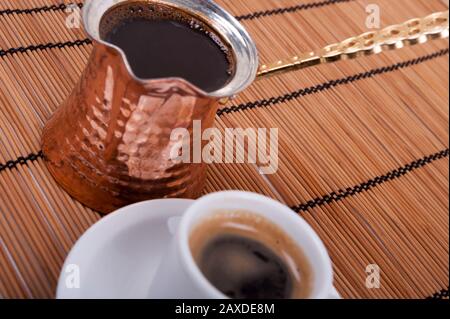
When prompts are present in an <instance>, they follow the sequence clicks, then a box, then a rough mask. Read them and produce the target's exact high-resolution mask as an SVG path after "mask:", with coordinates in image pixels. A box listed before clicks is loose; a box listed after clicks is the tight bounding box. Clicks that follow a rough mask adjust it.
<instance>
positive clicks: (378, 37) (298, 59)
mask: <svg viewBox="0 0 450 319" xmlns="http://www.w3.org/2000/svg"><path fill="white" fill-rule="evenodd" d="M448 36H449V26H448V10H447V11H443V12H437V13H433V14H431V15H429V16H426V17H424V18H416V19H411V20H408V21H406V22H404V23H402V24H397V25H392V26H389V27H387V28H384V29H383V30H380V31H373V32H366V33H363V34H361V35H359V36H356V37H352V38H349V39H346V40H344V41H342V42H339V43H335V44H331V45H328V46H326V47H324V48H323V49H321V50H319V51H317V52H309V53H303V54H301V55H298V56H294V57H291V58H289V59H286V60H280V61H277V62H274V63H271V64H267V65H262V66H261V67H260V69H259V71H258V75H257V78H258V79H260V78H265V77H270V76H272V75H276V74H281V73H286V72H289V71H293V70H298V69H303V68H306V67H309V66H313V65H317V64H323V63H330V62H335V61H339V60H346V59H355V58H357V57H359V56H365V55H371V54H378V53H380V52H382V51H384V50H394V49H400V48H403V47H404V46H410V45H415V44H419V43H424V42H427V41H428V40H431V39H442V38H447V37H448Z"/></svg>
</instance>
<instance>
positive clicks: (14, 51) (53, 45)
mask: <svg viewBox="0 0 450 319" xmlns="http://www.w3.org/2000/svg"><path fill="white" fill-rule="evenodd" d="M91 43H92V41H91V40H89V39H84V40H75V41H67V42H56V43H47V44H37V45H30V46H27V47H18V48H10V49H7V50H0V57H4V56H7V55H14V54H17V53H25V52H31V51H42V50H46V49H54V48H58V49H62V48H70V47H75V46H81V45H84V44H91Z"/></svg>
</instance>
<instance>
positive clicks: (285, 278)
mask: <svg viewBox="0 0 450 319" xmlns="http://www.w3.org/2000/svg"><path fill="white" fill-rule="evenodd" d="M189 246H190V249H191V253H192V256H193V258H194V260H195V262H196V263H197V266H198V267H199V269H200V270H201V272H202V273H203V275H204V276H205V277H206V278H207V279H208V280H209V281H210V283H211V284H212V285H213V286H215V287H216V288H217V289H218V290H220V291H221V292H222V293H223V294H225V295H227V296H228V297H230V298H233V299H296V298H308V297H309V296H310V294H311V291H312V284H313V271H312V268H311V265H310V264H309V262H308V260H307V259H306V257H305V255H304V254H303V252H302V250H301V249H300V248H299V247H298V245H297V244H296V243H295V242H294V241H293V239H292V238H290V236H289V235H288V234H286V233H285V232H284V231H283V230H281V229H280V228H279V227H278V226H277V225H275V224H274V223H272V222H271V221H269V220H267V219H265V218H263V217H261V216H259V215H256V214H254V213H251V212H241V211H239V212H218V213H217V214H215V215H212V216H210V217H207V218H205V219H204V220H203V221H201V222H200V223H199V224H198V225H196V226H195V227H194V229H193V230H192V231H191V236H190V239H189Z"/></svg>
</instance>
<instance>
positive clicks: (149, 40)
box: [100, 2, 233, 92]
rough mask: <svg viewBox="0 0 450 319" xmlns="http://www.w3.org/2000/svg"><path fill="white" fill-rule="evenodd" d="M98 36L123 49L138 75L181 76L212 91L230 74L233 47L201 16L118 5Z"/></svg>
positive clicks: (108, 14) (149, 6) (142, 4)
mask: <svg viewBox="0 0 450 319" xmlns="http://www.w3.org/2000/svg"><path fill="white" fill-rule="evenodd" d="M100 36H101V38H102V39H103V40H104V41H107V42H109V43H111V44H114V45H116V46H118V47H119V48H121V49H122V50H123V51H124V52H125V55H126V56H127V59H128V62H129V64H130V66H131V69H132V70H133V72H134V74H135V75H136V76H137V77H139V78H142V79H155V78H168V77H179V78H183V79H185V80H187V81H189V82H191V83H192V84H194V85H196V86H197V87H199V88H200V89H202V90H204V91H206V92H212V91H215V90H218V89H220V88H222V87H223V86H224V85H226V84H227V82H228V81H229V80H230V78H231V76H232V74H233V56H232V53H231V50H230V49H229V48H228V46H227V45H226V44H225V42H224V41H223V40H222V39H221V38H220V36H218V35H217V33H216V32H215V31H214V30H213V29H212V28H211V27H209V26H207V25H206V24H205V23H204V22H202V21H200V20H199V19H197V18H194V17H192V16H190V15H188V14H187V13H185V12H182V11H180V10H178V9H175V8H172V7H169V6H166V5H162V4H156V3H148V2H130V3H124V4H119V5H118V6H116V7H113V8H111V9H110V10H109V11H107V12H106V13H105V15H104V16H103V18H102V20H101V23H100Z"/></svg>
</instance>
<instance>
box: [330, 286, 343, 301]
mask: <svg viewBox="0 0 450 319" xmlns="http://www.w3.org/2000/svg"><path fill="white" fill-rule="evenodd" d="M327 299H342V297H341V295H340V294H339V292H338V291H337V290H336V288H335V287H332V288H331V291H330V292H329V293H328V296H327Z"/></svg>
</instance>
